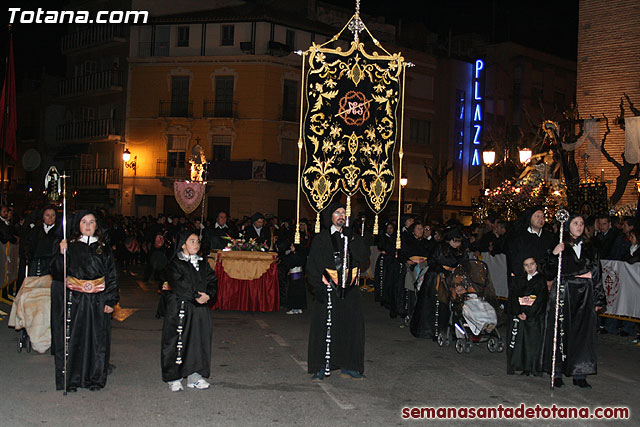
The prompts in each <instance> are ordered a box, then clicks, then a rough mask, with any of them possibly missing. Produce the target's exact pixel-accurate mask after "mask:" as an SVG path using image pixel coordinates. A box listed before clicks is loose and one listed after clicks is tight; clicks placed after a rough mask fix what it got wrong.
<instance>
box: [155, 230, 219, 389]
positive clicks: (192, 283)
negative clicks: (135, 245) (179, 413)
mask: <svg viewBox="0 0 640 427" xmlns="http://www.w3.org/2000/svg"><path fill="white" fill-rule="evenodd" d="M176 249H177V251H176V255H175V256H174V257H173V258H172V259H171V261H170V262H169V266H168V267H167V270H166V281H167V283H166V284H165V286H163V292H162V294H163V295H162V300H161V304H160V307H159V310H158V312H159V314H160V315H164V324H163V325H162V353H161V364H162V380H163V381H165V382H167V383H168V384H169V389H170V390H171V391H182V390H183V387H182V379H183V378H185V377H186V378H187V387H190V388H196V389H199V390H204V389H207V388H209V386H210V384H209V383H208V382H207V380H205V378H207V377H209V374H210V370H211V312H210V311H209V302H210V301H211V300H212V299H213V297H214V296H215V294H216V291H217V289H218V279H217V278H216V276H215V275H214V274H213V270H212V269H211V267H210V266H209V263H208V262H207V260H206V259H203V258H202V257H201V256H199V255H198V251H199V250H200V238H199V237H198V235H197V234H195V233H192V232H183V233H181V234H180V236H179V239H178V243H177V245H176Z"/></svg>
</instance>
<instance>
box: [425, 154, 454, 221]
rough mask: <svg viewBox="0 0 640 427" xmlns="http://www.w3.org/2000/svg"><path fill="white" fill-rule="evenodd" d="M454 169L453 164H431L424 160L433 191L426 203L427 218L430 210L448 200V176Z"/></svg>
mask: <svg viewBox="0 0 640 427" xmlns="http://www.w3.org/2000/svg"><path fill="white" fill-rule="evenodd" d="M452 170H453V165H449V166H447V165H435V166H429V165H428V164H427V162H424V171H425V172H426V174H427V178H428V179H429V181H431V192H430V193H429V198H428V199H427V202H426V203H425V205H424V207H425V218H428V217H429V212H430V210H432V209H433V208H436V207H439V206H442V205H444V204H445V203H446V201H447V176H448V175H449V172H451V171H452Z"/></svg>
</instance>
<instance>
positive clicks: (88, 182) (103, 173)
mask: <svg viewBox="0 0 640 427" xmlns="http://www.w3.org/2000/svg"><path fill="white" fill-rule="evenodd" d="M67 174H68V175H69V181H68V183H69V185H71V187H72V188H73V187H76V188H119V186H120V169H110V168H100V169H73V170H70V171H68V173H67Z"/></svg>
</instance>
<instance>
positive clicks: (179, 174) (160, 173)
mask: <svg viewBox="0 0 640 427" xmlns="http://www.w3.org/2000/svg"><path fill="white" fill-rule="evenodd" d="M156 177H158V178H164V177H166V178H186V177H187V168H186V167H185V166H184V163H182V165H181V166H175V165H173V164H172V163H171V162H169V163H167V161H166V160H165V159H157V160H156Z"/></svg>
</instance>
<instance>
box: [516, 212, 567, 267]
mask: <svg viewBox="0 0 640 427" xmlns="http://www.w3.org/2000/svg"><path fill="white" fill-rule="evenodd" d="M538 210H542V211H543V212H544V210H543V209H542V208H539V207H537V208H531V209H529V210H527V212H526V213H525V215H524V216H523V217H522V218H521V221H520V222H519V224H518V225H517V226H516V228H515V229H514V230H513V232H512V233H511V235H509V236H508V237H507V240H506V243H505V248H504V251H505V254H506V255H507V274H509V276H511V274H512V273H513V274H514V275H518V274H520V272H521V271H522V268H523V267H522V263H523V262H524V260H525V259H527V258H535V259H538V260H542V259H545V257H546V256H547V254H548V253H549V252H551V250H552V249H553V247H554V246H555V245H556V244H557V243H558V241H557V240H556V236H554V235H553V233H551V232H550V231H547V230H546V229H544V228H543V229H542V231H541V233H540V236H538V235H537V234H534V233H531V232H529V231H528V228H529V226H530V223H531V216H532V215H533V214H534V213H535V212H536V211H538ZM567 226H568V224H567Z"/></svg>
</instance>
